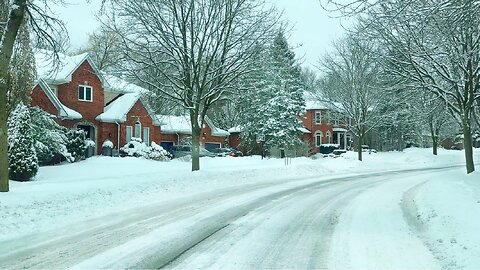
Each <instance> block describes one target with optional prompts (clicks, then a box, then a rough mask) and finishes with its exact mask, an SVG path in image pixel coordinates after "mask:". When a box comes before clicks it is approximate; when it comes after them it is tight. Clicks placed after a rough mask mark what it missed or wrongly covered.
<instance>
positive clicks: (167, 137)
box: [160, 133, 178, 144]
mask: <svg viewBox="0 0 480 270" xmlns="http://www.w3.org/2000/svg"><path fill="white" fill-rule="evenodd" d="M160 142H173V143H174V144H178V136H177V134H163V133H162V134H160Z"/></svg>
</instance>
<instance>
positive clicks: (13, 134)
mask: <svg viewBox="0 0 480 270" xmlns="http://www.w3.org/2000/svg"><path fill="white" fill-rule="evenodd" d="M8 160H9V170H8V173H9V177H10V179H12V180H17V181H27V180H30V179H31V178H32V177H34V176H35V175H36V174H37V171H38V159H37V154H36V152H35V147H34V140H33V137H32V130H31V128H30V114H29V111H28V108H27V106H25V105H22V104H19V105H18V106H17V107H16V108H15V110H13V111H12V112H11V114H10V117H9V119H8Z"/></svg>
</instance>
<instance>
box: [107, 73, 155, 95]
mask: <svg viewBox="0 0 480 270" xmlns="http://www.w3.org/2000/svg"><path fill="white" fill-rule="evenodd" d="M102 74H103V77H104V78H105V80H106V81H107V82H108V85H109V87H108V88H106V90H107V91H110V92H114V93H120V94H124V93H132V92H140V93H145V92H147V90H146V89H145V88H143V87H140V86H138V85H135V84H133V83H130V82H127V81H125V80H124V79H121V78H119V77H117V76H114V75H110V74H107V73H105V72H102Z"/></svg>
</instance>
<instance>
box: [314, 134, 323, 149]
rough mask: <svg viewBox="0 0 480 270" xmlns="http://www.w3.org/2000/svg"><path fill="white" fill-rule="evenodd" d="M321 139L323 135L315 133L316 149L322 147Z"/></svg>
mask: <svg viewBox="0 0 480 270" xmlns="http://www.w3.org/2000/svg"><path fill="white" fill-rule="evenodd" d="M322 137H323V134H322V132H321V131H317V132H315V146H316V147H320V145H322Z"/></svg>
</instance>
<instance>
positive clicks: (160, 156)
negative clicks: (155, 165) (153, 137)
mask: <svg viewBox="0 0 480 270" xmlns="http://www.w3.org/2000/svg"><path fill="white" fill-rule="evenodd" d="M146 152H147V158H148V159H153V160H158V161H168V160H170V159H172V154H170V153H169V152H168V151H167V150H165V149H163V147H161V146H160V145H158V144H156V143H155V142H152V143H151V145H150V147H148V148H147V151H146Z"/></svg>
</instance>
